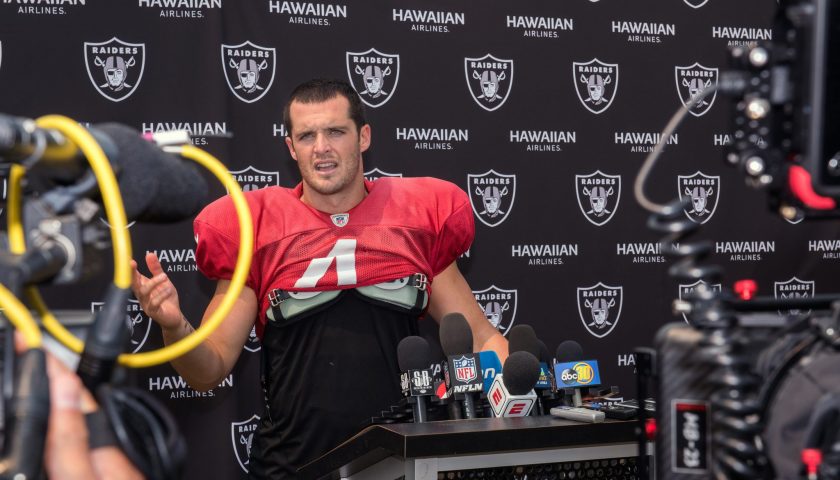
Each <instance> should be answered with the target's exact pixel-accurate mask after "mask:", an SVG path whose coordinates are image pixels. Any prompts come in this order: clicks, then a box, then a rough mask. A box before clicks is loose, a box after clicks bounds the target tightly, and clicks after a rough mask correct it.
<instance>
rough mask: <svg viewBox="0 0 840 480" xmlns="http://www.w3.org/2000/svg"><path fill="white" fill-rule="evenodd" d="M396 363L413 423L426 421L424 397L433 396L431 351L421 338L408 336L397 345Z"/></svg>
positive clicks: (427, 343)
mask: <svg viewBox="0 0 840 480" xmlns="http://www.w3.org/2000/svg"><path fill="white" fill-rule="evenodd" d="M397 362H398V363H399V366H400V370H401V371H402V373H401V374H400V387H401V388H402V393H403V395H404V396H406V397H408V402H409V403H410V404H411V408H412V410H413V411H414V422H415V423H424V422H426V420H427V415H426V413H427V406H426V405H427V404H426V397H427V396H429V395H432V394H433V382H432V371H431V369H430V368H429V365H431V363H432V351H431V349H430V348H429V342H427V341H426V339H425V338H423V337H418V336H410V337H405V338H403V339H402V340H400V343H399V344H398V345H397Z"/></svg>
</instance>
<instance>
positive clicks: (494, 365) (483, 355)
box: [478, 350, 502, 394]
mask: <svg viewBox="0 0 840 480" xmlns="http://www.w3.org/2000/svg"><path fill="white" fill-rule="evenodd" d="M478 363H479V364H480V365H481V376H482V377H483V378H484V384H483V385H482V391H483V392H484V393H485V394H486V393H488V392H489V391H490V386H491V385H493V379H494V378H496V375H498V374H499V373H501V372H502V361H501V360H499V355H498V354H496V352H494V351H493V350H482V351H480V352H478Z"/></svg>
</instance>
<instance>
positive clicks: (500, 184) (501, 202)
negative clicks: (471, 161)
mask: <svg viewBox="0 0 840 480" xmlns="http://www.w3.org/2000/svg"><path fill="white" fill-rule="evenodd" d="M467 184H468V188H467V191H468V192H470V203H471V204H472V207H473V212H475V215H476V216H477V217H478V219H479V220H481V223H483V224H485V225H487V226H488V227H495V226H497V225H499V224H500V223H502V222H504V221H505V219H506V218H507V217H508V214H509V213H510V211H511V209H512V208H513V201H514V200H515V198H516V175H505V174H501V173H497V172H496V171H494V170H490V171H487V172H485V173H482V174H481V175H472V174H468V175H467ZM508 199H509V200H508Z"/></svg>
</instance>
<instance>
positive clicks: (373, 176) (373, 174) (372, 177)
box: [364, 168, 403, 182]
mask: <svg viewBox="0 0 840 480" xmlns="http://www.w3.org/2000/svg"><path fill="white" fill-rule="evenodd" d="M364 176H365V179H366V180H368V181H371V182H374V181H376V180H379V179H380V178H382V177H402V176H403V174H402V173H388V172H385V171H383V170H380V169H379V168H374V169H373V170H368V171H367V172H365V173H364Z"/></svg>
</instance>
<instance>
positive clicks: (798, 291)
mask: <svg viewBox="0 0 840 480" xmlns="http://www.w3.org/2000/svg"><path fill="white" fill-rule="evenodd" d="M814 290H815V289H814V281H813V280H811V281H805V280H800V279H798V278H796V277H793V278H791V279H790V280H788V281H786V282H773V294H774V296H775V297H776V298H777V299H780V300H784V299H796V298H814ZM810 311H811V310H810V309H809V310H807V311H805V312H803V311H802V310H801V309H799V308H791V309H789V310H780V311H779V314H781V315H799V314H800V313H809V312H810Z"/></svg>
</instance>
